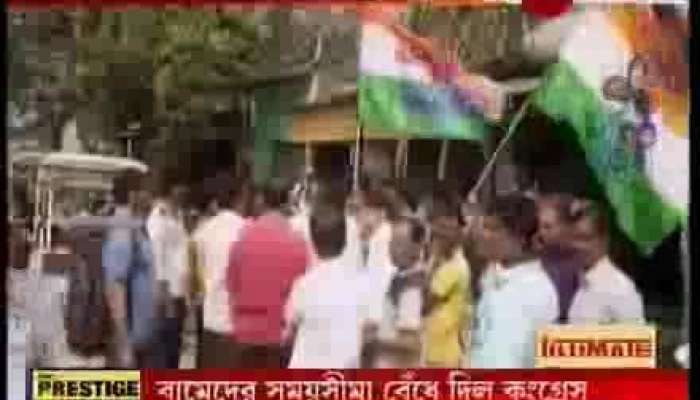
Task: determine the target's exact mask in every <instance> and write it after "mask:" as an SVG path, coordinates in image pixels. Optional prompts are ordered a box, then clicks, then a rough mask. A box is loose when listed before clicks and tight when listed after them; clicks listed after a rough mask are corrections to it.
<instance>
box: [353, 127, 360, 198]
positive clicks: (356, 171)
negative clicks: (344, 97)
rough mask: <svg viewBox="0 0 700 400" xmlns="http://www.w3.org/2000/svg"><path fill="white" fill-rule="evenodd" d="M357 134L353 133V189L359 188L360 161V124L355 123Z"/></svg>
mask: <svg viewBox="0 0 700 400" xmlns="http://www.w3.org/2000/svg"><path fill="white" fill-rule="evenodd" d="M356 133H357V134H356V135H355V153H354V154H353V155H354V160H353V174H352V184H353V185H352V187H353V190H354V191H358V190H359V189H360V162H361V160H362V157H361V155H360V153H361V152H362V124H361V123H358V124H357V132H356Z"/></svg>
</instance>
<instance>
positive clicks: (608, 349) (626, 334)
mask: <svg viewBox="0 0 700 400" xmlns="http://www.w3.org/2000/svg"><path fill="white" fill-rule="evenodd" d="M537 367H538V368H655V367H656V329H655V328H654V327H649V326H629V325H622V326H621V325H611V326H590V327H580V326H556V327H550V328H547V329H543V330H542V331H540V332H539V334H538V340H537Z"/></svg>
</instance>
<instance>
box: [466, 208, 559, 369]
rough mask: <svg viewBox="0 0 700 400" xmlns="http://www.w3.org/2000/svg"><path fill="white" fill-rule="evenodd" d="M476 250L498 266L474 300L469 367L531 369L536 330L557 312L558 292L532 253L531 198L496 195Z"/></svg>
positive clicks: (533, 216)
mask: <svg viewBox="0 0 700 400" xmlns="http://www.w3.org/2000/svg"><path fill="white" fill-rule="evenodd" d="M487 215H488V216H487V217H486V218H485V219H484V221H483V226H482V229H481V240H480V241H479V243H478V245H479V246H478V247H479V248H478V251H479V253H480V254H481V255H482V256H484V257H485V258H486V259H488V260H490V261H492V262H494V265H498V266H499V267H497V268H493V269H491V270H490V271H489V272H488V275H487V276H486V277H485V279H484V281H483V283H484V285H483V287H482V290H483V292H482V295H481V298H480V300H479V303H478V305H477V315H476V320H475V324H476V327H475V330H474V332H475V333H474V335H473V345H472V354H471V362H470V367H471V368H533V367H534V356H535V342H536V335H537V330H538V329H540V328H542V327H544V326H546V325H548V324H551V323H553V322H554V321H555V320H556V318H557V316H558V301H557V294H556V291H555V288H554V285H553V284H552V282H551V280H550V279H549V277H548V276H547V274H546V273H545V271H544V269H543V268H542V265H541V264H540V262H539V261H536V260H534V257H533V256H532V253H531V245H532V237H533V235H534V234H535V232H536V229H537V220H536V208H535V204H534V202H533V201H532V200H530V199H527V198H525V197H522V196H517V195H509V196H504V197H499V198H496V199H495V200H494V201H493V202H492V204H491V205H490V207H489V210H487Z"/></svg>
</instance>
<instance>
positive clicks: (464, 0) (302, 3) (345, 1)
mask: <svg viewBox="0 0 700 400" xmlns="http://www.w3.org/2000/svg"><path fill="white" fill-rule="evenodd" d="M548 1H549V0H548ZM382 3H385V4H386V5H401V6H404V7H405V6H411V5H416V4H429V5H430V6H432V7H435V8H443V7H493V6H499V5H501V4H505V1H502V0H432V1H416V0H381V1H377V0H228V1H226V0H8V1H7V4H9V5H10V6H12V7H31V8H47V7H55V6H64V7H86V8H91V9H94V8H113V7H124V6H142V7H160V6H181V7H202V6H225V7H233V8H237V7H240V8H241V9H244V8H256V9H257V8H275V7H288V6H293V7H296V8H328V7H331V6H332V7H344V8H348V9H354V8H357V7H364V6H366V5H368V4H372V5H375V6H381V5H382Z"/></svg>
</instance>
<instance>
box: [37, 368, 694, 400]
mask: <svg viewBox="0 0 700 400" xmlns="http://www.w3.org/2000/svg"><path fill="white" fill-rule="evenodd" d="M622 394H624V398H625V399H634V400H660V399H663V400H686V399H688V397H689V396H688V376H687V372H686V371H684V370H655V369H639V370H624V369H618V370H601V369H598V370H499V371H486V370H423V369H421V370H412V371H399V370H142V371H106V370H84V371H83V370H34V371H32V394H31V399H33V400H58V399H61V400H78V399H81V400H83V399H85V400H96V399H103V400H104V399H110V400H137V399H138V400H140V399H144V400H307V399H308V400H442V399H448V400H472V399H474V400H476V399H478V400H609V399H612V398H616V399H619V398H620V397H619V396H620V395H622Z"/></svg>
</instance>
